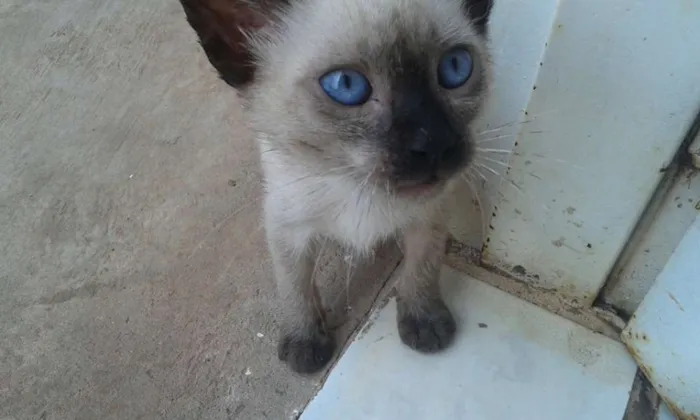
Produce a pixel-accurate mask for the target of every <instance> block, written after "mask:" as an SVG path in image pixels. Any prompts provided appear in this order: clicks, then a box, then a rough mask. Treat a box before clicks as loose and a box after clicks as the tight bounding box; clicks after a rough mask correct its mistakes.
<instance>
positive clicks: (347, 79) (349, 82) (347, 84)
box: [340, 74, 352, 90]
mask: <svg viewBox="0 0 700 420" xmlns="http://www.w3.org/2000/svg"><path fill="white" fill-rule="evenodd" d="M340 83H341V84H342V86H343V87H344V88H345V89H348V90H349V89H350V86H351V85H352V80H351V78H350V76H348V75H347V74H344V75H343V76H342V77H341V79H340Z"/></svg>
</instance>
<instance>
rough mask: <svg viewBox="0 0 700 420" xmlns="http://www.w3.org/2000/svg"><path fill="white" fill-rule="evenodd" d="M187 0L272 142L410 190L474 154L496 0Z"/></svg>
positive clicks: (206, 41) (443, 176)
mask: <svg viewBox="0 0 700 420" xmlns="http://www.w3.org/2000/svg"><path fill="white" fill-rule="evenodd" d="M182 2H183V5H184V6H185V10H186V11H187V12H188V18H189V21H190V23H191V24H192V26H193V27H194V28H195V29H196V30H197V32H198V33H199V35H200V38H201V40H202V44H203V46H204V48H205V51H206V52H207V55H208V56H209V58H210V60H211V61H212V63H213V64H214V66H215V67H216V68H217V70H219V72H220V73H221V75H222V78H223V79H224V80H226V81H227V82H228V83H229V84H231V85H232V86H234V87H237V88H239V89H240V90H241V92H242V93H243V96H244V97H245V98H246V101H247V108H248V110H249V111H250V112H249V116H250V121H251V125H252V127H253V129H254V130H255V132H256V133H257V135H258V137H259V138H260V139H261V140H262V141H263V143H264V145H265V147H267V148H269V149H272V150H278V151H281V152H282V155H283V156H286V157H287V158H288V159H293V160H294V161H295V162H297V163H299V164H301V165H306V166H309V167H313V168H317V169H319V170H321V171H328V172H329V173H335V174H336V175H338V174H341V173H342V174H343V175H346V176H349V177H353V178H355V179H357V181H358V182H365V183H373V184H375V185H377V186H378V187H379V188H383V189H385V190H387V191H388V192H391V193H393V194H398V195H405V196H415V195H421V194H424V193H428V192H430V191H439V190H440V187H441V186H442V185H444V184H445V183H446V182H447V181H448V180H449V179H451V178H453V177H454V176H455V175H456V174H457V173H459V172H460V170H462V169H463V168H464V167H465V166H466V165H467V164H468V163H469V161H470V158H471V155H472V153H473V149H474V140H473V139H474V135H473V133H472V132H471V130H470V123H471V122H472V121H473V119H474V118H475V117H476V116H477V114H478V112H479V110H480V109H481V107H482V104H483V102H484V100H485V97H486V93H487V91H488V86H489V74H490V61H489V55H488V51H487V47H486V40H485V38H484V34H485V32H486V20H487V18H488V12H489V11H490V8H491V1H490V0H296V1H295V0H289V2H287V1H281V0H280V4H271V0H268V1H267V2H264V3H260V1H258V2H257V3H253V4H251V3H250V2H244V1H242V0H182ZM279 6H282V8H281V9H280V8H279ZM272 7H275V9H273V8H272ZM273 10H274V11H275V12H274V13H271V11H273ZM238 28H240V29H243V30H245V31H248V35H252V38H247V39H246V38H244V37H242V36H241V32H239V31H238ZM253 57H255V58H254V59H253ZM334 171H335V172H334Z"/></svg>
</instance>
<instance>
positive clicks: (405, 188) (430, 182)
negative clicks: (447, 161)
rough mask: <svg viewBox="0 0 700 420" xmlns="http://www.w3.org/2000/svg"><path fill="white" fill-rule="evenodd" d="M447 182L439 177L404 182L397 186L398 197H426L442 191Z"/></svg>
mask: <svg viewBox="0 0 700 420" xmlns="http://www.w3.org/2000/svg"><path fill="white" fill-rule="evenodd" d="M445 182H446V181H445V180H444V179H441V178H438V177H431V178H430V179H426V180H422V181H414V182H403V183H401V184H399V185H397V186H396V193H397V195H400V196H403V197H424V196H430V195H434V194H436V193H437V192H439V191H441V190H442V187H443V186H444V185H445Z"/></svg>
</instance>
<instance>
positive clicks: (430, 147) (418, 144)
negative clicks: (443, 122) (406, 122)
mask: <svg viewBox="0 0 700 420" xmlns="http://www.w3.org/2000/svg"><path fill="white" fill-rule="evenodd" d="M440 134H442V135H443V136H442V137H441V138H433V136H431V135H430V133H429V132H428V131H427V130H426V129H424V128H420V129H418V130H417V133H415V134H414V135H413V136H412V137H413V138H412V141H411V142H410V143H409V146H408V149H409V153H410V158H411V160H414V161H415V163H416V164H418V165H423V164H424V165H428V166H436V165H440V163H441V162H443V161H445V160H448V159H449V157H450V155H451V154H453V152H454V151H455V150H454V149H455V148H456V147H457V145H458V143H459V137H458V136H457V135H455V133H440Z"/></svg>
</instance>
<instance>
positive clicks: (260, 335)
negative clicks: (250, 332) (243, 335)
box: [255, 333, 265, 338]
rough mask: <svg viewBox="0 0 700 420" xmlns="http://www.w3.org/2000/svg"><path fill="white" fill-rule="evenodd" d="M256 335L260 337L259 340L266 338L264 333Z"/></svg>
mask: <svg viewBox="0 0 700 420" xmlns="http://www.w3.org/2000/svg"><path fill="white" fill-rule="evenodd" d="M255 335H256V336H258V338H263V337H265V334H263V333H257V334H255Z"/></svg>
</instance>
